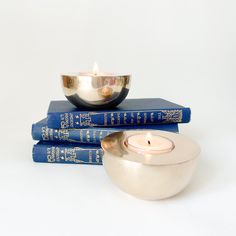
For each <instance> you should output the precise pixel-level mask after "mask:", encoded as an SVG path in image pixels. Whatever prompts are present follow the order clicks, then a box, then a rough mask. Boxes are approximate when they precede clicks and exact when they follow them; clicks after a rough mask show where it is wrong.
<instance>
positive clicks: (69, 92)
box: [62, 73, 131, 109]
mask: <svg viewBox="0 0 236 236" xmlns="http://www.w3.org/2000/svg"><path fill="white" fill-rule="evenodd" d="M130 80H131V76H130V75H106V74H102V75H94V74H88V73H87V74H85V73H80V74H75V75H62V87H63V91H64V94H65V96H66V98H67V99H68V100H69V101H70V102H71V103H72V104H74V105H75V106H77V107H86V108H92V109H105V108H112V107H115V106H117V105H119V104H120V103H121V102H122V101H123V100H124V99H125V97H126V96H127V94H128V92H129V87H130Z"/></svg>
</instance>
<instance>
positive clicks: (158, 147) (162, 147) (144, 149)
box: [125, 132, 174, 154]
mask: <svg viewBox="0 0 236 236" xmlns="http://www.w3.org/2000/svg"><path fill="white" fill-rule="evenodd" d="M125 144H126V147H127V148H128V149H129V150H131V151H134V152H138V153H144V154H159V153H167V152H170V151H172V149H173V148H174V144H173V142H172V141H171V140H169V139H167V138H164V137H161V136H159V135H154V134H152V133H151V132H148V133H146V135H145V134H143V133H138V134H135V135H132V136H130V137H128V138H127V140H126V141H125Z"/></svg>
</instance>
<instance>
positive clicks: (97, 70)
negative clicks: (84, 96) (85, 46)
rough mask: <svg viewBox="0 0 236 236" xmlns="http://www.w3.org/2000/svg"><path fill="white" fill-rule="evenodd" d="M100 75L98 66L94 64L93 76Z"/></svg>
mask: <svg viewBox="0 0 236 236" xmlns="http://www.w3.org/2000/svg"><path fill="white" fill-rule="evenodd" d="M98 73H99V67H98V64H97V63H96V62H94V64H93V74H94V75H97V74H98Z"/></svg>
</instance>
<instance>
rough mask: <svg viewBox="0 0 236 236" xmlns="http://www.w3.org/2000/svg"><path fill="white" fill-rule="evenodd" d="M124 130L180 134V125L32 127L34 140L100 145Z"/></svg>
mask: <svg viewBox="0 0 236 236" xmlns="http://www.w3.org/2000/svg"><path fill="white" fill-rule="evenodd" d="M124 129H155V130H164V131H170V132H178V124H166V125H151V126H150V125H149V126H126V127H117V128H107V129H106V128H95V127H92V128H87V129H52V128H48V127H47V125H46V124H44V123H36V124H33V125H32V137H33V139H34V140H41V141H54V142H70V143H86V144H100V143H101V140H102V139H103V138H104V137H106V136H107V135H109V134H111V133H114V132H118V131H123V130H124Z"/></svg>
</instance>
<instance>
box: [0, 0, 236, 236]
mask: <svg viewBox="0 0 236 236" xmlns="http://www.w3.org/2000/svg"><path fill="white" fill-rule="evenodd" d="M133 4H134V2H133V1H117V2H113V3H111V1H108V0H102V1H97V2H95V1H91V0H89V1H83V0H80V1H73V0H69V1H56V0H52V1H16V0H11V1H1V2H0V13H1V14H0V24H1V37H0V38H1V41H0V52H1V53H0V65H1V66H0V73H1V76H0V82H1V83H0V84H1V92H0V108H1V112H0V124H1V135H0V235H2V236H13V235H18V236H19V235H24V236H29V235H34V236H36V235H40V236H42V235H44V236H47V235H57V236H59V235H102V236H105V235H109V236H110V235H171V236H175V235H181V236H184V235H186V236H190V235H191V236H192V235H196V236H199V235H214V236H217V235H219V236H221V235H227V236H228V235H236V220H235V219H236V203H235V202H236V154H235V153H236V152H235V147H236V125H235V119H236V118H235V117H236V109H235V105H236V103H235V101H236V95H235V88H236V81H235V75H236V69H235V68H236V64H235V62H236V54H235V52H236V45H235V37H236V31H235V22H236V16H235V10H234V9H235V2H234V1H226V2H225V3H223V2H221V1H213V0H209V1H189V2H188V3H187V2H185V1H181V2H179V3H178V4H177V3H175V2H174V1H172V0H171V1H164V2H163V1H162V2H159V1H143V2H141V1H140V2H139V3H135V5H133ZM141 16H143V17H141ZM107 19H109V20H107ZM126 19H129V21H126ZM107 32H109V34H107ZM108 35H109V37H108ZM124 35H125V37H124ZM93 60H97V62H98V64H100V65H101V67H102V68H103V69H104V70H105V71H106V70H107V71H113V69H114V70H117V71H123V70H124V71H128V72H131V73H132V75H133V81H132V87H131V91H130V94H129V97H162V98H166V99H168V100H171V101H174V102H176V103H179V104H183V105H186V106H190V107H191V108H192V120H191V122H190V123H189V124H184V125H181V126H180V132H181V133H183V134H186V135H189V136H190V137H191V138H193V139H194V140H196V141H197V142H198V143H199V144H200V146H201V149H202V154H201V159H200V161H199V165H198V168H197V171H196V174H195V175H194V177H193V180H192V182H191V184H190V185H189V187H188V188H187V189H186V190H185V191H184V192H182V193H180V194H179V195H177V196H175V197H173V198H170V199H167V200H164V201H151V202H150V201H143V200H139V199H136V198H134V197H132V196H129V195H127V194H126V193H123V192H121V191H120V190H119V189H117V188H116V187H115V186H114V185H113V184H112V183H111V181H110V180H109V178H108V176H107V175H106V173H105V171H104V169H103V167H102V166H88V165H60V164H39V163H34V162H33V161H32V154H31V152H32V145H33V143H34V142H33V141H32V140H31V134H30V133H31V124H32V123H33V122H36V121H38V120H40V119H42V118H44V117H45V115H46V111H47V107H48V104H49V101H50V100H52V99H64V96H63V94H62V90H61V88H60V82H59V75H60V73H62V72H67V71H72V72H73V71H76V70H77V71H78V70H86V69H89V68H90V65H91V67H92V63H93Z"/></svg>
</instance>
